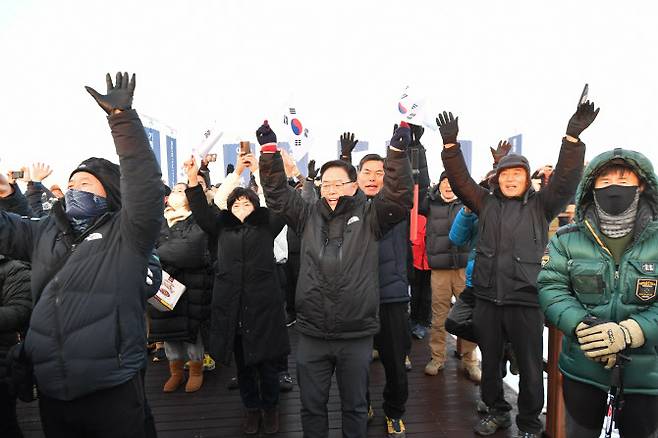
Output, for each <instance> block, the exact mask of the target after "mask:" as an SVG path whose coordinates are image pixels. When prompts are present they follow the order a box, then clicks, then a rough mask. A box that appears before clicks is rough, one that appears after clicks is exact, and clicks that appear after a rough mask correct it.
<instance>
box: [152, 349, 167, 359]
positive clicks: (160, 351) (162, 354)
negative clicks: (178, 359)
mask: <svg viewBox="0 0 658 438" xmlns="http://www.w3.org/2000/svg"><path fill="white" fill-rule="evenodd" d="M165 360H167V355H166V354H165V349H164V347H162V348H157V349H156V350H155V353H153V362H164V361H165Z"/></svg>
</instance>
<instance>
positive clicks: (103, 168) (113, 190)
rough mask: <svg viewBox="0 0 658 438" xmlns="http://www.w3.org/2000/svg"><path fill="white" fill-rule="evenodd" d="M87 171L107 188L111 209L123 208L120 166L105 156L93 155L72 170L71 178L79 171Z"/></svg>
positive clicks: (107, 197)
mask: <svg viewBox="0 0 658 438" xmlns="http://www.w3.org/2000/svg"><path fill="white" fill-rule="evenodd" d="M78 172H87V173H91V174H92V175H94V176H95V177H96V178H97V179H98V181H100V183H101V185H102V186H103V188H104V189H105V193H106V194H107V196H106V198H105V199H107V207H108V210H109V211H116V210H119V209H120V208H121V171H120V170H119V166H118V165H117V164H114V163H113V162H111V161H108V160H106V159H105V158H96V157H91V158H87V159H86V160H84V161H83V162H82V163H80V165H79V166H78V167H77V168H76V169H75V170H74V171H73V172H71V175H70V176H69V179H71V177H72V176H73V175H74V174H76V173H78Z"/></svg>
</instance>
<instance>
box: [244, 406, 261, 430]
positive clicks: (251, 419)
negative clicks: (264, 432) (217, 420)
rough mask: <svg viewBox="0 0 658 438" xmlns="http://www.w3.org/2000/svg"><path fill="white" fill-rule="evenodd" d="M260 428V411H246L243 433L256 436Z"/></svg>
mask: <svg viewBox="0 0 658 438" xmlns="http://www.w3.org/2000/svg"><path fill="white" fill-rule="evenodd" d="M259 427H260V409H246V410H245V412H244V418H243V419H242V433H244V434H245V435H256V434H257V433H258V428H259Z"/></svg>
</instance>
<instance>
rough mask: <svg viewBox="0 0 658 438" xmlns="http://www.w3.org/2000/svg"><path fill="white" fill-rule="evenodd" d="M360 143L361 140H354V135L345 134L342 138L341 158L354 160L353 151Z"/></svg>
mask: <svg viewBox="0 0 658 438" xmlns="http://www.w3.org/2000/svg"><path fill="white" fill-rule="evenodd" d="M358 142H359V140H355V139H354V134H353V133H351V132H344V133H343V135H341V136H340V156H341V158H343V157H345V158H349V159H350V160H351V159H352V151H353V150H354V148H355V147H356V144H357V143H358Z"/></svg>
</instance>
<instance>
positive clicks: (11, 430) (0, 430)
mask: <svg viewBox="0 0 658 438" xmlns="http://www.w3.org/2000/svg"><path fill="white" fill-rule="evenodd" d="M0 437H3V438H23V434H22V433H21V429H20V428H19V427H18V420H17V419H16V397H13V396H11V395H9V387H8V386H7V384H5V383H0Z"/></svg>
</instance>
